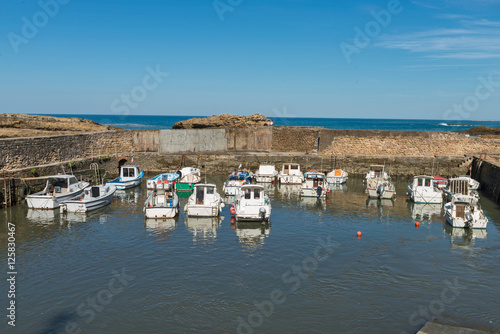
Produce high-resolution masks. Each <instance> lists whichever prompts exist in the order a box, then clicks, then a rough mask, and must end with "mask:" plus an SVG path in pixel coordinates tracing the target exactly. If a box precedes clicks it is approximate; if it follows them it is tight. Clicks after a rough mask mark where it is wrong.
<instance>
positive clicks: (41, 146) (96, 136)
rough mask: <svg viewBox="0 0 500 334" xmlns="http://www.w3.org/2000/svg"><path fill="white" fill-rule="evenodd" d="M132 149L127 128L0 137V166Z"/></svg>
mask: <svg viewBox="0 0 500 334" xmlns="http://www.w3.org/2000/svg"><path fill="white" fill-rule="evenodd" d="M133 150H134V145H133V132H130V131H127V130H118V131H109V132H94V133H85V134H75V135H63V136H50V137H32V138H13V139H2V140H0V169H16V168H27V167H35V166H39V165H45V164H52V163H57V162H61V161H72V160H78V159H82V158H87V157H92V156H97V157H98V156H109V155H112V154H115V153H122V152H131V151H133Z"/></svg>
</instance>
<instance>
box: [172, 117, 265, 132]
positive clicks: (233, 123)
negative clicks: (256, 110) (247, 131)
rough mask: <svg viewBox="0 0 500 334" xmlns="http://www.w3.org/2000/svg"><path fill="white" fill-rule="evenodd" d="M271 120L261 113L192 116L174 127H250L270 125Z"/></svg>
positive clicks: (173, 127)
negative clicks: (204, 116)
mask: <svg viewBox="0 0 500 334" xmlns="http://www.w3.org/2000/svg"><path fill="white" fill-rule="evenodd" d="M270 122H271V120H269V119H267V118H266V116H263V115H260V114H253V115H250V116H238V115H229V114H222V115H214V116H210V117H206V118H191V119H188V120H185V121H180V122H177V123H175V124H174V126H172V129H221V128H227V129H230V128H250V127H256V126H266V125H269V123H270Z"/></svg>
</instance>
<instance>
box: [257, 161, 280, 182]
mask: <svg viewBox="0 0 500 334" xmlns="http://www.w3.org/2000/svg"><path fill="white" fill-rule="evenodd" d="M277 176H278V171H277V170H276V168H275V167H274V165H260V166H259V169H258V170H257V172H255V174H254V177H255V182H258V183H271V182H274V180H275V179H276V177H277Z"/></svg>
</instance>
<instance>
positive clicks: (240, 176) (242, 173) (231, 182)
mask: <svg viewBox="0 0 500 334" xmlns="http://www.w3.org/2000/svg"><path fill="white" fill-rule="evenodd" d="M252 176H253V174H252V173H250V172H249V171H247V170H246V169H242V170H235V171H234V172H233V173H231V175H230V176H229V178H228V179H227V180H226V182H225V183H224V186H223V187H222V190H223V191H224V194H226V196H236V194H237V193H238V191H239V190H240V187H241V186H242V185H245V184H250V181H251V180H252Z"/></svg>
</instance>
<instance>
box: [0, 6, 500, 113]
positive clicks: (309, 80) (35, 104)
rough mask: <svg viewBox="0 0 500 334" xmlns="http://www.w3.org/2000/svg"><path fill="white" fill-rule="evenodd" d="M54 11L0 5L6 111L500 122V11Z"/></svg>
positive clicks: (0, 104) (0, 108) (0, 93)
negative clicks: (376, 15) (153, 73)
mask: <svg viewBox="0 0 500 334" xmlns="http://www.w3.org/2000/svg"><path fill="white" fill-rule="evenodd" d="M55 1H56V0H48V1H45V0H41V2H38V1H33V0H25V1H14V0H9V1H7V0H5V1H1V2H0V73H1V76H0V86H1V89H0V113H2V112H6V113H75V114H84V113H88V114H120V113H129V114H135V115H140V114H149V115H156V114H158V115H212V114H219V113H234V114H252V113H255V112H258V113H261V114H265V115H267V116H275V117H276V116H287V115H290V116H302V117H376V118H423V119H474V120H499V119H500V112H499V111H500V108H499V106H500V66H499V65H500V1H499V0H480V1H478V0H475V1H474V0H468V1H467V0H445V1H430V0H418V1H404V0H403V1H401V2H400V3H399V5H398V4H397V1H395V0H391V1H378V0H372V1H347V0H346V1H340V0H339V1H333V0H311V1H306V0H288V1H285V0H265V1H255V0H254V1H250V0H242V1H240V0H220V1H218V2H214V1H211V0H182V1H181V0H179V1H172V0H150V1H148V0H141V1H139V0H136V1H132V0H131V1H121V0H114V1H110V0H86V1H82V0H69V1H68V0H59V1H60V2H61V3H63V4H59V3H57V2H55ZM214 3H215V4H216V5H217V6H218V9H216V8H215V6H214ZM40 4H46V5H47V6H48V7H47V6H45V7H46V11H45V12H41V11H43V9H42V7H41V5H40ZM54 4H57V6H58V8H55V7H54ZM47 11H48V12H50V13H49V14H51V15H49V14H47V13H46V12H47ZM381 11H383V12H381ZM391 11H392V13H391ZM373 12H376V13H385V14H387V13H389V14H390V17H388V16H387V15H382V16H381V17H379V21H380V23H378V22H377V21H375V18H374V16H373ZM33 27H34V28H35V29H36V30H37V31H36V30H35V31H34V30H33V29H30V28H33ZM358 28H359V30H360V31H362V32H363V34H366V31H367V29H368V32H369V34H370V35H371V37H370V36H368V38H369V41H367V40H366V38H363V37H360V38H358V40H357V44H356V41H355V37H356V35H357V34H358V33H357V32H355V31H356V30H357V31H359V30H358ZM370 29H371V30H370ZM346 55H348V56H347V57H346ZM157 67H159V69H160V72H164V73H166V72H168V73H169V75H168V76H166V75H165V74H162V75H161V76H159V77H158V76H157V79H158V80H155V79H154V77H152V76H151V75H149V74H148V73H149V72H151V71H154V70H155V69H156V68H157ZM147 68H149V71H148V70H147ZM479 77H483V78H484V81H485V82H486V84H485V83H483V82H481V81H480V80H479V79H478V78H479ZM144 80H145V81H144ZM488 80H489V81H490V83H489V84H488V83H487V81H488ZM491 82H492V83H491ZM497 82H498V84H495V83H497ZM132 93H133V95H131V94H132ZM144 93H145V94H146V95H145V94H144ZM126 96H128V100H127V97H126ZM131 96H132V97H131ZM454 105H455V107H454Z"/></svg>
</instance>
